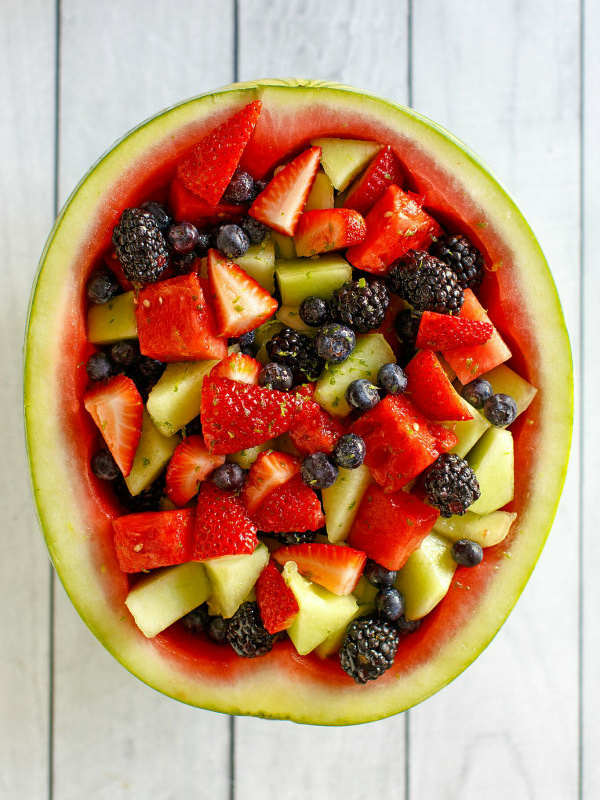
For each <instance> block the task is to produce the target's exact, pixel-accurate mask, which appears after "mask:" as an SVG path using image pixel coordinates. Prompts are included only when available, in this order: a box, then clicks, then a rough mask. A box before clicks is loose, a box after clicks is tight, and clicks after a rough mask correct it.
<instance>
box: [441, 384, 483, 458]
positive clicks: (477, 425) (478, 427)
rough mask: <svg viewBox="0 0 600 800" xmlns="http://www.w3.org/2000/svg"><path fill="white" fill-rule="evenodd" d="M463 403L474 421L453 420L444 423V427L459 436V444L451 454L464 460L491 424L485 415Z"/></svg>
mask: <svg viewBox="0 0 600 800" xmlns="http://www.w3.org/2000/svg"><path fill="white" fill-rule="evenodd" d="M461 399H462V398H461ZM462 402H463V404H464V405H465V406H466V408H467V410H468V412H469V414H471V415H472V419H464V420H452V421H451V422H444V425H445V427H446V428H448V429H449V430H451V431H452V432H453V433H455V434H456V435H457V436H458V443H457V444H456V445H455V446H454V447H453V448H452V450H450V452H451V453H456V455H457V456H460V457H461V458H464V457H465V456H466V454H467V453H468V452H469V450H470V449H471V448H472V447H473V446H474V445H475V443H476V442H477V441H479V439H480V438H481V437H482V436H483V434H484V433H485V432H486V431H487V429H488V428H489V427H490V423H489V422H488V421H487V419H486V418H485V417H484V416H483V414H480V413H479V411H477V409H476V408H473V406H472V405H470V404H469V403H467V401H466V400H462Z"/></svg>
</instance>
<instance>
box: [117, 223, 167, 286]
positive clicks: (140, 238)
mask: <svg viewBox="0 0 600 800" xmlns="http://www.w3.org/2000/svg"><path fill="white" fill-rule="evenodd" d="M112 243H113V245H114V246H115V249H116V251H117V258H118V259H119V262H120V263H121V266H122V267H123V272H124V273H125V277H126V278H127V280H129V281H131V283H133V284H137V285H138V286H139V285H140V284H144V283H155V282H156V281H157V280H158V279H159V278H160V276H161V275H162V273H163V272H164V270H165V268H166V267H167V266H168V263H169V250H168V247H167V243H166V241H165V237H164V236H163V233H162V231H161V229H160V227H159V225H158V222H157V221H156V219H155V217H154V216H153V215H152V214H151V213H150V212H149V211H144V210H143V209H141V208H126V209H125V211H124V212H123V213H122V215H121V219H120V220H119V223H118V225H116V226H115V229H114V231H113V235H112Z"/></svg>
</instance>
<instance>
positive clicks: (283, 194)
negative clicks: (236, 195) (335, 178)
mask: <svg viewBox="0 0 600 800" xmlns="http://www.w3.org/2000/svg"><path fill="white" fill-rule="evenodd" d="M320 159H321V148H320V147H309V148H308V150H305V151H304V152H303V153H300V155H299V156H297V157H296V158H295V159H294V160H293V161H290V163H289V164H286V166H285V167H284V168H283V169H282V170H281V171H280V172H278V173H277V175H275V177H274V178H272V179H271V180H270V181H269V183H268V184H267V186H266V187H265V189H264V190H263V191H262V192H261V193H260V194H259V195H258V197H257V198H256V200H255V201H254V202H253V203H252V205H251V206H250V212H249V213H250V216H252V217H254V218H255V219H257V220H259V222H263V223H264V224H265V225H268V226H269V227H270V228H273V230H275V231H278V232H279V233H283V234H284V235H285V236H293V235H294V233H295V232H296V226H297V224H298V220H299V219H300V214H301V213H302V209H303V208H304V205H305V203H306V198H307V197H308V193H309V192H310V189H311V186H312V184H313V181H314V179H315V175H316V174H317V170H318V169H319V162H320Z"/></svg>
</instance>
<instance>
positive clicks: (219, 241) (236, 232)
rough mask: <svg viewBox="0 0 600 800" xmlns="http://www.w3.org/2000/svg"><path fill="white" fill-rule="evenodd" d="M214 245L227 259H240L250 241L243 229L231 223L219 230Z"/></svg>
mask: <svg viewBox="0 0 600 800" xmlns="http://www.w3.org/2000/svg"><path fill="white" fill-rule="evenodd" d="M216 245H217V250H220V251H221V253H223V255H224V256H227V258H241V256H243V255H245V254H246V252H247V251H248V248H249V247H250V239H249V238H248V234H247V233H246V231H245V230H244V229H243V228H240V226H239V225H235V224H234V223H233V222H231V223H229V224H228V225H221V227H220V228H219V230H218V232H217V238H216Z"/></svg>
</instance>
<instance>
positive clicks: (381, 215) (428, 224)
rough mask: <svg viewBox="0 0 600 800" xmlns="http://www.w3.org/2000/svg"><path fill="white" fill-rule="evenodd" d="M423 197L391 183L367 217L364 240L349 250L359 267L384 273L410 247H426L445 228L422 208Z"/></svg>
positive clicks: (347, 256) (351, 257)
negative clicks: (404, 190)
mask: <svg viewBox="0 0 600 800" xmlns="http://www.w3.org/2000/svg"><path fill="white" fill-rule="evenodd" d="M421 204H422V199H421V198H418V197H417V196H416V195H411V194H410V193H408V192H403V191H402V189H399V188H398V186H395V185H392V186H388V188H387V189H386V190H385V192H384V194H383V195H382V196H381V197H380V198H379V200H378V201H377V202H376V203H375V205H374V206H373V208H372V209H371V210H370V211H369V213H368V214H367V216H366V218H365V222H366V224H367V235H366V237H365V239H364V240H363V241H362V242H361V243H360V244H357V245H354V247H349V248H348V250H347V251H346V258H347V259H348V261H349V262H350V263H351V264H352V265H353V266H355V267H358V269H364V270H366V271H367V272H373V273H375V274H378V275H383V274H385V273H386V272H387V271H388V268H389V266H390V264H391V263H392V262H393V261H395V260H396V259H397V258H400V256H403V255H404V254H405V253H407V252H408V251H409V250H427V249H428V248H429V246H430V244H431V242H432V241H433V239H434V238H435V237H437V236H440V235H441V234H442V233H443V231H442V228H441V227H440V225H439V224H438V223H437V222H436V221H435V220H434V219H433V217H430V216H429V214H426V213H425V211H423V210H422V208H421Z"/></svg>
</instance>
